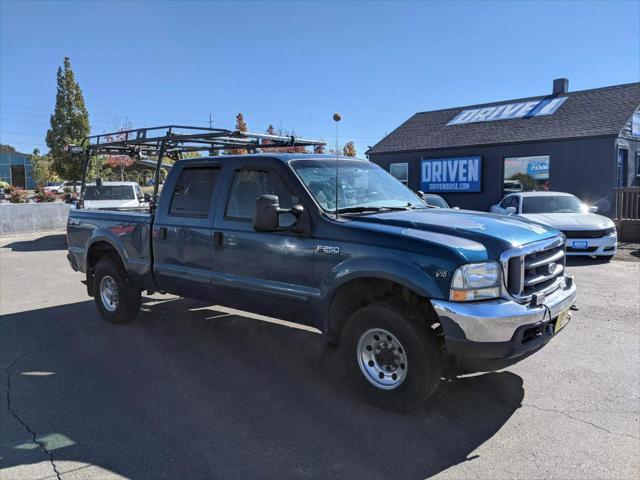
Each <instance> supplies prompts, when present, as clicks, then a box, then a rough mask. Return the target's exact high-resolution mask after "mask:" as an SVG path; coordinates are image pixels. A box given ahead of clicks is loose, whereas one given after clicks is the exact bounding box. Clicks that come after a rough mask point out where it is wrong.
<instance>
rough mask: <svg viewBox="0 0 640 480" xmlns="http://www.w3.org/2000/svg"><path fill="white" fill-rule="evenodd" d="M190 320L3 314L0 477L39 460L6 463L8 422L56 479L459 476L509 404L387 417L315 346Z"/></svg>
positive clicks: (487, 397) (502, 384)
mask: <svg viewBox="0 0 640 480" xmlns="http://www.w3.org/2000/svg"><path fill="white" fill-rule="evenodd" d="M205 307H206V306H205V305H203V304H201V303H198V302H195V301H191V300H183V299H175V300H167V301H157V299H156V298H154V299H146V302H145V305H144V310H145V311H143V312H142V313H141V315H140V317H139V318H138V319H137V320H136V322H134V323H132V324H129V325H122V326H116V325H109V324H106V323H104V322H103V321H101V320H100V319H99V317H98V315H97V313H96V310H95V308H94V305H93V303H92V302H90V301H87V302H81V303H76V304H69V305H63V306H58V307H51V308H44V309H40V310H32V311H28V312H21V313H15V314H9V315H5V316H4V317H3V319H2V320H1V324H2V329H3V336H2V365H3V368H4V369H7V370H6V371H7V372H8V373H10V376H9V377H7V379H10V383H9V385H10V390H7V400H8V401H9V400H10V402H9V404H10V405H11V408H10V411H9V413H6V412H5V413H4V414H3V415H8V416H7V418H5V419H4V420H3V424H5V425H7V424H9V423H11V425H13V427H12V428H11V429H9V430H7V433H6V434H5V435H3V436H4V437H5V438H3V441H2V449H1V451H0V457H1V458H2V460H1V462H2V463H3V464H4V465H3V466H4V467H5V468H7V467H13V466H17V465H24V464H30V463H35V462H37V461H42V459H43V457H42V455H43V453H42V452H41V451H39V450H37V449H34V450H30V449H26V448H24V447H22V448H16V447H19V446H20V445H24V444H25V442H27V444H28V442H29V440H30V438H31V437H30V435H29V434H28V433H27V431H26V430H24V429H23V428H22V426H21V425H19V424H17V422H16V420H15V419H13V418H12V416H11V414H16V415H17V416H18V417H19V418H20V419H21V420H22V421H24V422H25V423H26V424H27V425H28V426H29V428H30V429H31V430H33V431H35V432H36V433H37V435H38V437H42V436H44V435H49V436H50V437H49V438H64V439H66V441H65V442H63V443H62V446H58V445H49V446H48V447H49V450H50V452H51V454H52V455H53V460H54V462H56V463H57V464H58V465H64V461H80V462H86V463H89V464H93V465H97V466H99V467H101V468H103V469H108V470H110V471H112V472H115V473H117V474H120V475H124V476H126V477H129V478H141V479H142V478H144V479H148V478H154V479H161V478H171V479H173V478H219V477H223V478H303V477H304V478H306V477H312V478H329V477H331V478H367V479H372V478H416V479H417V478H425V477H429V476H431V475H434V474H436V473H438V472H441V471H443V470H445V469H447V468H449V467H451V466H453V465H456V464H458V463H461V462H465V461H472V460H473V458H474V456H473V455H471V454H472V452H473V451H474V450H475V449H477V448H478V447H479V446H480V445H482V444H483V443H484V442H485V441H487V440H488V439H490V438H491V437H492V436H493V435H495V434H496V432H498V431H499V430H500V429H501V427H502V426H503V425H504V424H505V423H506V422H507V421H508V420H509V418H510V417H511V416H512V415H513V413H514V412H515V411H516V410H517V409H518V408H519V407H520V404H521V401H522V398H523V395H524V392H523V386H522V379H521V378H520V377H519V376H517V375H515V374H514V373H511V372H508V371H503V372H499V373H488V374H483V375H476V376H470V377H465V378H460V379H457V380H455V381H448V382H444V383H443V384H442V386H441V388H440V390H439V391H438V392H437V393H436V395H435V397H434V398H433V399H432V401H431V402H430V403H429V404H428V405H426V406H425V407H424V408H422V409H421V410H420V411H418V412H414V413H412V414H397V413H391V412H387V411H384V410H380V409H378V408H374V407H372V406H369V405H368V404H366V403H364V402H362V401H361V400H360V399H359V398H357V397H355V395H354V394H353V392H352V390H351V389H350V387H349V385H348V382H346V381H345V379H344V378H343V377H342V375H341V374H340V372H341V368H340V363H339V359H338V358H337V357H338V355H336V354H335V353H334V351H333V350H329V349H327V348H326V347H325V342H324V340H323V338H322V337H321V336H320V335H317V334H313V333H309V332H306V331H301V330H297V329H293V328H289V327H285V326H281V325H277V324H276V325H274V324H269V323H265V322H261V321H257V320H252V319H248V318H245V317H241V316H236V315H229V314H228V313H225V312H223V311H220V310H217V309H216V308H215V307H206V308H205ZM25 352H26V353H25ZM16 358H19V360H18V361H17V362H15V363H14V364H13V366H10V367H9V365H11V363H12V362H14V360H15V359H16ZM30 372H48V374H47V375H33V374H30ZM2 389H3V390H6V389H8V386H7V383H6V380H4V381H3V385H2ZM5 422H7V423H5ZM16 425H17V426H16Z"/></svg>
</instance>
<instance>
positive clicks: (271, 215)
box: [253, 195, 307, 233]
mask: <svg viewBox="0 0 640 480" xmlns="http://www.w3.org/2000/svg"><path fill="white" fill-rule="evenodd" d="M284 213H288V214H291V215H293V216H294V217H295V218H296V222H295V223H294V224H293V225H291V226H290V227H288V228H290V229H291V230H293V231H294V232H297V233H306V230H307V228H302V227H303V226H302V225H300V226H299V223H300V222H298V220H300V218H301V217H302V214H303V213H304V207H303V206H302V205H300V204H299V203H297V204H295V205H293V206H292V207H291V208H280V199H279V198H278V196H277V195H262V196H261V197H259V198H258V199H257V200H256V213H255V214H254V216H253V228H254V229H255V231H256V232H276V231H278V230H280V215H281V214H284ZM302 223H304V222H302Z"/></svg>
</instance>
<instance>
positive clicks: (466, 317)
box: [431, 283, 577, 342]
mask: <svg viewBox="0 0 640 480" xmlns="http://www.w3.org/2000/svg"><path fill="white" fill-rule="evenodd" d="M576 296H577V293H576V287H575V283H573V284H572V285H571V286H570V287H568V288H567V287H564V288H560V289H558V290H556V291H555V292H553V293H552V294H550V295H548V296H547V297H546V299H545V301H544V303H545V305H546V306H547V307H548V308H549V311H550V313H551V318H549V312H547V310H546V308H544V307H529V306H527V305H522V304H520V303H517V302H515V301H511V300H504V299H497V300H485V301H481V302H469V303H464V302H449V301H446V300H431V304H432V305H433V308H434V309H435V311H436V313H437V314H438V317H439V318H440V324H441V325H442V328H443V330H444V333H445V336H450V337H455V338H457V339H459V340H466V341H470V342H508V341H510V340H511V339H512V338H513V335H514V333H515V331H516V330H517V329H518V328H519V327H521V326H523V325H536V324H540V323H542V322H544V321H548V320H550V319H553V318H555V317H557V316H558V314H559V313H560V312H562V311H563V310H565V309H566V308H569V307H570V306H571V305H573V304H574V303H575V301H576Z"/></svg>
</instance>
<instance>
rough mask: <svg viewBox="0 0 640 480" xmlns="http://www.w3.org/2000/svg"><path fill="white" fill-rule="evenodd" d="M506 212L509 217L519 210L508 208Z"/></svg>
mask: <svg viewBox="0 0 640 480" xmlns="http://www.w3.org/2000/svg"><path fill="white" fill-rule="evenodd" d="M504 211H505V214H507V215H513V214H514V213H516V212H517V211H518V209H517V208H516V207H507V208H505V209H504Z"/></svg>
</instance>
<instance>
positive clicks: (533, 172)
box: [527, 161, 549, 180]
mask: <svg viewBox="0 0 640 480" xmlns="http://www.w3.org/2000/svg"><path fill="white" fill-rule="evenodd" d="M527 174H528V175H530V176H532V177H533V178H535V179H536V180H548V179H549V161H546V162H529V163H528V164H527Z"/></svg>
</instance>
